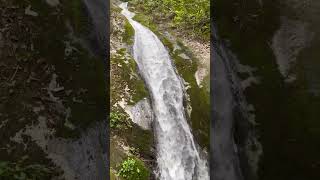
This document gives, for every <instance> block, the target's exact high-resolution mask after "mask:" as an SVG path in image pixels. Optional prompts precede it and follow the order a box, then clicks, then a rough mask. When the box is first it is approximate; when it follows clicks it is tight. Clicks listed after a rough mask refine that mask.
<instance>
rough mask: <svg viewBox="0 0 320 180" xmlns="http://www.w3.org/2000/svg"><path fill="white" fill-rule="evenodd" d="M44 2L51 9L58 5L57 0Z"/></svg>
mask: <svg viewBox="0 0 320 180" xmlns="http://www.w3.org/2000/svg"><path fill="white" fill-rule="evenodd" d="M46 2H47V4H49V5H50V6H52V7H55V6H57V5H59V4H60V1H59V0H46Z"/></svg>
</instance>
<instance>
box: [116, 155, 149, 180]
mask: <svg viewBox="0 0 320 180" xmlns="http://www.w3.org/2000/svg"><path fill="white" fill-rule="evenodd" d="M118 176H120V177H122V178H123V179H126V180H147V179H149V176H150V172H149V170H148V169H147V168H146V167H145V165H144V163H143V162H142V161H140V160H139V159H136V158H132V157H129V158H127V159H126V160H124V161H123V162H122V163H121V165H120V170H119V172H118Z"/></svg>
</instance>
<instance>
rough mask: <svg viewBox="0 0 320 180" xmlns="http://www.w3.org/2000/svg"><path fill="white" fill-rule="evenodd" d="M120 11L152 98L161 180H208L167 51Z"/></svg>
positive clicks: (181, 86) (129, 14)
mask: <svg viewBox="0 0 320 180" xmlns="http://www.w3.org/2000/svg"><path fill="white" fill-rule="evenodd" d="M120 7H121V8H122V9H123V10H122V14H123V15H124V16H125V17H126V18H127V19H128V20H129V22H130V24H131V25H132V27H133V28H134V30H135V37H134V38H135V42H134V46H133V55H134V59H135V61H136V62H137V64H138V67H139V70H140V73H141V75H142V77H143V78H144V80H145V82H146V85H147V87H148V89H149V92H150V94H151V98H152V106H153V111H154V114H155V122H154V130H155V135H156V140H157V146H156V147H157V163H158V171H159V172H158V173H157V174H158V178H159V179H161V180H209V175H208V167H207V160H205V159H203V158H202V157H201V156H200V153H199V151H198V149H197V145H196V143H195V142H194V140H193V135H192V134H191V129H190V127H189V125H188V123H187V121H186V117H185V114H184V112H185V110H184V107H183V85H182V83H181V81H180V78H179V76H178V75H177V74H176V72H175V70H174V67H173V65H172V62H171V59H170V56H169V53H168V51H167V50H166V48H165V47H164V45H163V44H162V43H161V41H160V40H159V39H158V37H157V36H156V35H155V34H154V33H153V32H152V31H150V30H149V29H147V28H146V27H144V26H143V25H141V24H140V23H138V22H136V21H134V20H133V19H132V18H133V16H134V13H131V12H130V11H128V9H127V3H122V4H121V5H120Z"/></svg>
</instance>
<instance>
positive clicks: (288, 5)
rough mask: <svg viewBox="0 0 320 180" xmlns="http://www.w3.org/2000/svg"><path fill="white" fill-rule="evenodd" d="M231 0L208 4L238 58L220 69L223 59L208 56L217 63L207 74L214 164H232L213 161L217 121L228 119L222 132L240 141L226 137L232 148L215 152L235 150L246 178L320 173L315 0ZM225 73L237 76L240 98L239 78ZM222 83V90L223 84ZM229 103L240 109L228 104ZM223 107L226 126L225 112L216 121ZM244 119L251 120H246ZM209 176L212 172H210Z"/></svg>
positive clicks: (222, 37)
mask: <svg viewBox="0 0 320 180" xmlns="http://www.w3.org/2000/svg"><path fill="white" fill-rule="evenodd" d="M233 2H234V1H217V3H216V6H215V7H213V8H214V9H213V10H214V14H215V16H216V17H215V20H216V21H217V28H218V34H219V37H220V41H222V42H228V43H224V44H225V45H227V46H226V47H227V49H232V52H233V53H234V55H235V56H236V57H237V59H238V62H239V63H238V64H237V63H235V66H234V68H233V69H235V70H234V71H233V72H232V71H225V69H227V67H229V65H228V63H225V62H228V61H223V62H224V63H223V66H222V65H221V63H220V65H219V62H221V60H220V58H219V57H217V56H220V55H214V56H213V58H214V59H213V62H214V61H215V60H216V62H214V64H215V66H216V68H217V67H220V66H222V67H221V68H220V69H214V68H215V67H213V69H214V70H215V71H216V74H215V73H214V75H213V77H212V78H213V79H212V80H213V81H214V82H212V84H215V86H213V90H212V91H213V92H214V91H216V92H214V97H216V98H215V99H214V97H213V106H216V107H213V108H214V117H213V119H214V123H213V127H212V128H213V129H212V132H214V133H213V134H212V136H213V137H212V138H213V143H214V145H215V146H213V147H212V148H213V154H214V157H216V158H217V159H216V160H214V159H213V160H212V161H213V162H215V163H216V165H214V166H213V167H214V168H216V166H222V167H223V166H225V167H230V166H227V165H226V164H227V162H226V161H224V162H223V161H221V162H216V161H218V160H219V156H218V155H217V154H218V151H219V150H220V149H222V148H221V146H219V145H218V144H216V143H218V142H219V141H217V142H216V143H215V142H214V139H215V138H216V139H219V138H221V136H220V135H219V133H221V132H219V128H223V127H225V126H223V125H226V124H227V122H229V125H228V128H230V127H232V128H233V131H231V130H229V131H224V132H226V133H227V135H226V136H230V137H231V138H229V139H228V140H229V141H230V139H231V140H232V137H233V139H234V141H235V144H236V145H237V146H236V147H237V149H236V150H234V148H233V147H230V146H231V145H229V147H228V148H230V149H231V150H229V151H222V150H220V153H221V152H224V153H227V152H229V153H230V152H231V153H233V154H238V157H239V162H240V169H241V173H242V175H243V177H244V179H248V180H251V179H253V180H258V179H259V180H268V179H273V180H282V179H294V180H296V179H297V180H298V179H310V180H316V179H319V173H318V171H319V169H320V166H318V165H317V164H318V163H317V162H318V161H319V159H320V157H319V154H318V153H316V152H318V151H319V150H320V146H319V143H318V142H317V140H316V139H318V138H319V137H320V133H319V131H317V130H316V129H319V128H320V123H319V121H318V119H319V118H318V117H319V111H318V109H319V105H320V97H319V92H320V91H319V90H320V86H319V82H320V71H319V67H320V63H319V61H318V60H319V57H320V54H319V44H320V41H319V37H320V26H319V22H320V20H319V14H320V10H319V7H320V3H319V1H313V0H304V1H298V0H287V1H277V0H275V1H267V0H262V1H259V2H258V1H256V0H249V1H246V2H245V3H244V2H241V1H237V3H233ZM234 9H236V11H235V10H234ZM214 33H216V32H214ZM219 43H220V42H219V40H218V41H217V44H219ZM213 46H215V48H218V49H214V50H213V51H217V53H220V54H221V50H220V49H219V45H215V44H214V45H213ZM227 59H228V60H229V62H230V60H232V58H227ZM232 62H233V63H234V61H231V64H232ZM247 67H249V68H247ZM221 69H224V70H221ZM245 72H246V73H245ZM248 75H249V76H248ZM214 76H216V78H215V77H214ZM224 76H225V77H229V79H230V78H231V79H232V77H233V76H236V77H238V79H239V82H240V85H241V86H240V87H241V88H240V90H242V95H241V91H238V92H240V97H241V96H243V97H244V98H240V99H239V93H238V92H237V91H235V90H237V89H239V87H238V85H236V84H234V83H232V84H233V85H230V81H225V80H226V79H228V78H223V77H224ZM231 82H235V81H231ZM229 86H231V89H232V92H236V93H235V94H234V93H233V94H232V93H231V95H233V96H231V97H228V96H230V91H229V90H228V88H229ZM223 88H227V90H225V91H222V90H221V89H223ZM218 92H221V93H223V96H224V98H221V99H220V96H221V95H220V94H216V93H218ZM241 99H242V100H243V99H246V101H247V103H245V105H243V103H242V102H246V101H242V100H241ZM230 101H233V102H232V103H230ZM228 107H229V109H227V110H225V108H228ZM234 108H235V109H238V110H240V111H238V110H236V111H232V110H231V109H234ZM223 112H228V113H231V114H232V115H233V116H230V115H229V116H226V115H224V116H225V117H228V118H229V119H233V125H231V126H230V122H231V121H230V120H229V121H228V120H226V119H227V118H226V119H224V120H222V121H220V120H221V119H223V118H222V117H224V116H223V114H224V113H223ZM243 112H244V113H243ZM239 113H240V114H239ZM245 121H248V122H249V123H243V122H245ZM215 129H216V132H215V131H214V130H215ZM217 129H218V130H217ZM247 130H249V131H248V132H249V133H246V131H247ZM230 133H231V135H230ZM232 133H233V134H232ZM252 137H256V138H252ZM246 139H247V140H246ZM250 139H251V140H250ZM254 139H255V140H254ZM256 140H259V141H256ZM223 142H224V143H225V144H227V143H226V141H223ZM223 142H222V144H223ZM226 146H227V145H226ZM262 150H263V151H262ZM236 152H237V153H236ZM215 153H216V154H215ZM297 154H299V156H297ZM260 155H261V156H260ZM214 157H212V158H214ZM230 157H232V156H230ZM257 159H258V160H257ZM257 162H258V163H257ZM231 167H232V166H231ZM233 167H234V165H233ZM226 169H227V168H226ZM224 170H225V169H224ZM229 170H230V169H229ZM230 171H231V170H230ZM233 171H234V170H233ZM220 172H221V173H222V175H221V176H220V177H219V178H221V179H223V178H226V177H227V178H226V179H228V178H233V177H228V176H229V175H230V174H232V173H228V172H225V171H224V172H223V171H220ZM213 176H214V177H216V176H217V175H214V173H213Z"/></svg>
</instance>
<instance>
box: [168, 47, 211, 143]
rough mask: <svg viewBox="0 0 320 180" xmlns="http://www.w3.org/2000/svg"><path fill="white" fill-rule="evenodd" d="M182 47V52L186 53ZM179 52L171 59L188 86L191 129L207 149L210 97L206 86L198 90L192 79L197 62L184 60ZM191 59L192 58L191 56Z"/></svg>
mask: <svg viewBox="0 0 320 180" xmlns="http://www.w3.org/2000/svg"><path fill="white" fill-rule="evenodd" d="M185 48H186V47H184V48H183V49H182V52H184V53H188V50H187V49H185ZM179 54H180V53H179V52H178V51H176V52H174V53H173V55H172V58H173V60H174V63H175V66H176V68H177V70H178V73H179V74H180V76H181V77H182V78H183V79H184V80H185V81H186V82H187V83H188V84H189V86H190V88H189V89H187V94H188V95H189V97H190V105H191V107H192V112H191V115H190V117H189V118H190V121H191V127H192V129H193V133H194V136H195V138H196V140H197V142H199V144H200V146H201V147H203V148H207V149H209V145H210V144H209V143H210V142H209V134H210V133H209V131H210V129H209V124H210V97H209V91H208V86H203V87H202V88H200V87H199V86H198V85H197V82H196V79H195V77H194V74H195V72H196V71H197V68H198V65H197V63H196V62H197V60H195V59H193V60H185V59H183V58H181V57H180V56H179ZM191 57H193V56H191Z"/></svg>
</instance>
